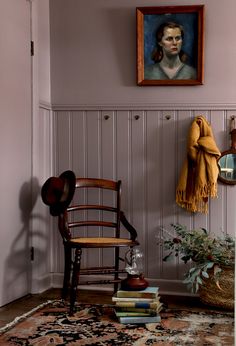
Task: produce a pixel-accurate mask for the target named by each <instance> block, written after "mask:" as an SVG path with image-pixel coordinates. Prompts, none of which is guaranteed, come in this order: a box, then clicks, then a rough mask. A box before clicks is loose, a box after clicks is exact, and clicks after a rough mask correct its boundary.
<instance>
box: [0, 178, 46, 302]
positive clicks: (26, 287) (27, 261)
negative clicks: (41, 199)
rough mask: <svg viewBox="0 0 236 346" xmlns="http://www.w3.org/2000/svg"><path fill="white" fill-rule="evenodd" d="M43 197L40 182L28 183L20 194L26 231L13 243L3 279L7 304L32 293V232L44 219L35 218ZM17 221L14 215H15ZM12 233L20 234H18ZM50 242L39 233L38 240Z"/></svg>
mask: <svg viewBox="0 0 236 346" xmlns="http://www.w3.org/2000/svg"><path fill="white" fill-rule="evenodd" d="M39 195H40V186H39V182H38V179H37V178H32V179H31V180H30V181H28V182H25V183H24V184H23V185H22V187H21V189H20V194H19V208H20V210H21V221H22V227H21V228H20V230H19V232H18V234H17V236H16V237H15V239H14V240H13V242H12V245H11V248H10V251H9V256H8V257H7V259H6V261H5V266H4V267H5V271H4V276H3V282H4V284H3V285H4V287H3V294H4V296H5V299H4V300H5V301H8V302H10V301H12V300H14V299H16V298H17V297H18V298H19V297H21V296H23V295H25V294H27V293H29V292H30V285H31V281H32V280H31V279H32V274H31V246H32V228H31V223H32V221H33V220H35V219H43V217H42V216H41V215H39V214H33V209H34V206H35V204H36V202H37V199H38V196H39ZM12 217H14V215H12ZM12 232H14V233H16V232H15V231H14V230H12ZM35 236H37V237H38V238H39V239H40V240H44V241H45V242H46V241H47V239H46V237H45V235H44V234H43V233H42V232H40V231H39V230H36V231H35V232H34V237H35ZM45 252H46V250H45V251H44V252H43V251H41V250H39V249H37V263H41V262H42V261H44V259H45Z"/></svg>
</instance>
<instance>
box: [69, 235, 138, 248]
mask: <svg viewBox="0 0 236 346" xmlns="http://www.w3.org/2000/svg"><path fill="white" fill-rule="evenodd" d="M69 242H70V243H73V244H74V245H75V246H76V245H78V246H79V247H114V246H135V245H137V244H138V243H137V242H136V241H133V240H131V239H126V238H113V237H107V238H106V237H104V238H92V237H89V238H72V239H70V241H69Z"/></svg>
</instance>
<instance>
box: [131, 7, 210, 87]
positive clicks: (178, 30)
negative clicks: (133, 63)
mask: <svg viewBox="0 0 236 346" xmlns="http://www.w3.org/2000/svg"><path fill="white" fill-rule="evenodd" d="M136 29H137V84H138V85H140V86H145V85H200V84H203V78H204V66H203V63H204V5H196V6H194V5H191V6H160V7H138V8H136Z"/></svg>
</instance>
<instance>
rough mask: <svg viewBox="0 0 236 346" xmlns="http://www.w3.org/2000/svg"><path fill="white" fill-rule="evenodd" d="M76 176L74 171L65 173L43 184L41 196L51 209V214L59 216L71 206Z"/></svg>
mask: <svg viewBox="0 0 236 346" xmlns="http://www.w3.org/2000/svg"><path fill="white" fill-rule="evenodd" d="M75 185H76V176H75V174H74V172H72V171H65V172H63V173H62V174H61V175H60V176H59V177H51V178H49V179H48V180H46V182H45V183H44V184H43V186H42V189H41V196H42V200H43V202H44V203H45V204H46V205H48V206H49V207H50V214H51V215H52V216H58V215H60V214H61V213H63V212H64V211H65V210H66V208H67V207H68V206H69V204H70V202H71V201H72V198H73V196H74V193H75Z"/></svg>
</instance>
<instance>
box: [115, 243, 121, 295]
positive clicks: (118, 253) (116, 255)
mask: <svg viewBox="0 0 236 346" xmlns="http://www.w3.org/2000/svg"><path fill="white" fill-rule="evenodd" d="M119 250H120V249H119V248H118V247H116V248H115V271H116V272H115V275H114V279H115V280H116V282H115V283H114V293H116V292H117V290H118V282H117V280H118V278H119V273H118V270H119V261H120V259H119V256H120V251H119Z"/></svg>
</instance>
